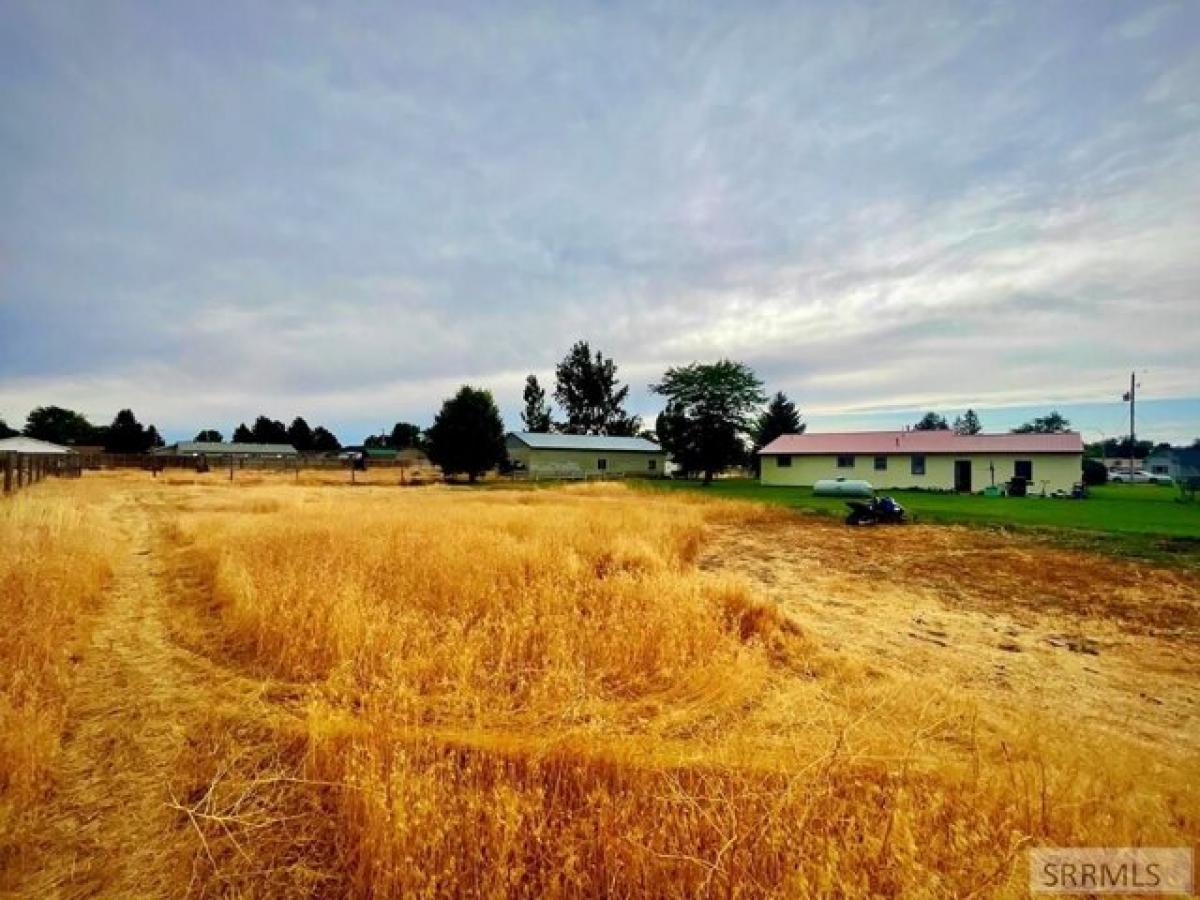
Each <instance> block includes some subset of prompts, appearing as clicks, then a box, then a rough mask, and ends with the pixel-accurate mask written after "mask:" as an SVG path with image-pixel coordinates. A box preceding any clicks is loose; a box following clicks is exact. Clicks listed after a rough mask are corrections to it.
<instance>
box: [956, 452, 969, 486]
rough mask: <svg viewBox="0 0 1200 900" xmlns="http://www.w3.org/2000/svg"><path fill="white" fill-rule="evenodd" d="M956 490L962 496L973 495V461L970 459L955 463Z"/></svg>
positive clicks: (958, 460) (959, 460) (957, 460)
mask: <svg viewBox="0 0 1200 900" xmlns="http://www.w3.org/2000/svg"><path fill="white" fill-rule="evenodd" d="M954 489H955V490H956V491H958V492H959V493H962V494H969V493H971V461H970V460H969V459H956V460H955V461H954Z"/></svg>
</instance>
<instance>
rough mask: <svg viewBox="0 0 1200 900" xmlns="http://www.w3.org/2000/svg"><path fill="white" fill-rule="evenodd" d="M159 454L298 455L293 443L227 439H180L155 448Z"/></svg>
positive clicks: (235, 457) (262, 456) (268, 457)
mask: <svg viewBox="0 0 1200 900" xmlns="http://www.w3.org/2000/svg"><path fill="white" fill-rule="evenodd" d="M154 453H155V454H156V455H158V456H197V457H199V456H205V457H208V456H212V457H218V456H223V457H226V458H229V457H232V458H234V459H284V458H287V457H292V456H296V455H298V454H297V453H296V448H295V447H293V446H292V445H291V444H237V443H229V442H227V441H180V442H179V443H177V444H167V446H165V447H158V448H157V449H155V450H154Z"/></svg>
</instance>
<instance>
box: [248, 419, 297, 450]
mask: <svg viewBox="0 0 1200 900" xmlns="http://www.w3.org/2000/svg"><path fill="white" fill-rule="evenodd" d="M250 433H251V434H252V435H253V437H254V442H255V443H256V444H286V443H287V442H288V430H287V426H286V425H284V424H283V423H282V422H280V421H279V420H278V419H271V418H268V417H267V416H259V417H258V418H257V419H255V420H254V427H253V428H251V429H250Z"/></svg>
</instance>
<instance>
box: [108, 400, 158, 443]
mask: <svg viewBox="0 0 1200 900" xmlns="http://www.w3.org/2000/svg"><path fill="white" fill-rule="evenodd" d="M149 447H150V444H149V441H148V440H147V437H146V428H145V426H143V425H142V423H141V422H139V421H138V420H137V417H136V416H135V415H134V414H133V410H131V409H123V410H121V411H120V412H118V413H117V415H116V417H115V418H114V419H113V420H112V424H111V425H109V426H108V428H107V429H105V433H104V449H105V450H107V451H108V452H109V453H145V452H146V451H147V450H148V449H149Z"/></svg>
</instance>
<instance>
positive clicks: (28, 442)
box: [0, 435, 74, 456]
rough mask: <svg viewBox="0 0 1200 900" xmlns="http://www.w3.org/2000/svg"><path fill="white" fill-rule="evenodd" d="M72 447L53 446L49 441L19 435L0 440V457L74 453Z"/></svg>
mask: <svg viewBox="0 0 1200 900" xmlns="http://www.w3.org/2000/svg"><path fill="white" fill-rule="evenodd" d="M73 452H74V451H73V450H72V449H71V448H70V447H64V446H62V445H61V444H52V443H50V442H49V441H39V440H38V439H37V438H31V437H25V436H24V435H18V436H17V437H10V438H4V439H2V440H0V456H3V455H4V454H5V453H20V454H22V455H26V454H33V453H73Z"/></svg>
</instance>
